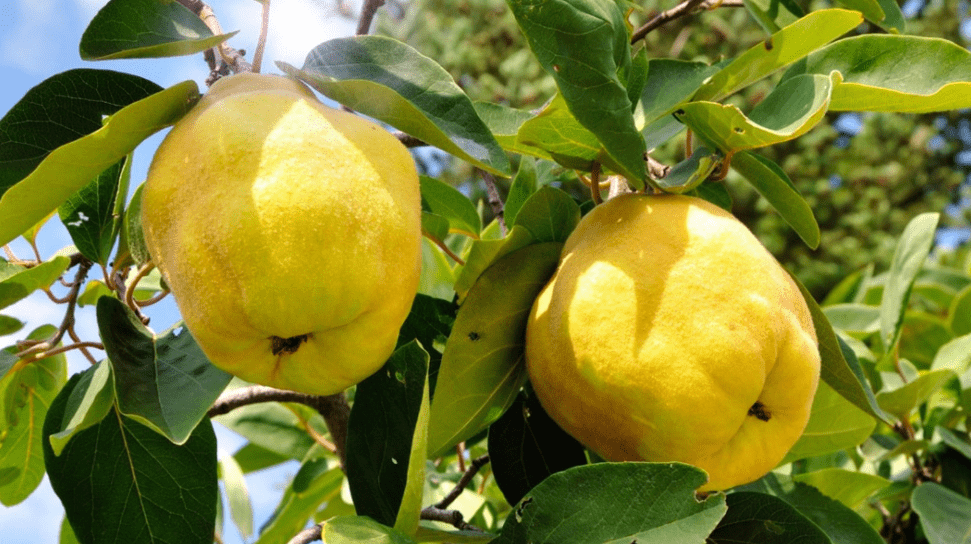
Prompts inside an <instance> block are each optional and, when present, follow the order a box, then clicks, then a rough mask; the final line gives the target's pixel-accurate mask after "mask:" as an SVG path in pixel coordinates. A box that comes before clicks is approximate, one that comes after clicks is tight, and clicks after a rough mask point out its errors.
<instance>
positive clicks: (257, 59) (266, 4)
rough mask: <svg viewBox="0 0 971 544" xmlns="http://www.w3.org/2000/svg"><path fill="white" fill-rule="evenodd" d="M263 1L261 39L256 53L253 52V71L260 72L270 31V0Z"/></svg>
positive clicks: (257, 44)
mask: <svg viewBox="0 0 971 544" xmlns="http://www.w3.org/2000/svg"><path fill="white" fill-rule="evenodd" d="M260 1H261V2H262V3H263V20H262V22H261V23H260V39H259V41H257V42H256V53H254V54H253V72H255V73H257V74H258V73H260V66H261V65H262V64H263V49H264V48H265V47H266V35H267V34H268V33H269V31H270V0H260Z"/></svg>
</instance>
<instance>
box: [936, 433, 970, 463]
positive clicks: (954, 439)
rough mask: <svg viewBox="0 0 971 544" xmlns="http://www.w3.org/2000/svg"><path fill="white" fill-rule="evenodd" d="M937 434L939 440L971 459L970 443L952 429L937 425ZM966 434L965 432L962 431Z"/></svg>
mask: <svg viewBox="0 0 971 544" xmlns="http://www.w3.org/2000/svg"><path fill="white" fill-rule="evenodd" d="M937 432H938V434H940V435H941V440H942V441H943V442H944V443H945V444H947V445H948V446H950V447H951V448H953V449H954V450H955V451H957V452H958V453H960V454H961V455H963V456H965V457H966V458H968V459H969V460H971V444H968V443H967V442H965V441H964V440H962V439H961V437H959V436H958V435H957V434H955V432H954V431H952V430H950V429H948V428H947V427H937ZM964 434H965V435H967V433H964Z"/></svg>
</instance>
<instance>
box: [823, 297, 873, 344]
mask: <svg viewBox="0 0 971 544" xmlns="http://www.w3.org/2000/svg"><path fill="white" fill-rule="evenodd" d="M823 313H824V314H826V318H827V319H829V322H830V323H832V324H833V327H835V328H837V329H839V330H841V331H843V332H845V333H847V334H852V335H859V336H869V335H871V334H873V333H875V332H877V331H879V330H880V308H879V307H877V306H870V305H867V304H857V303H843V304H833V305H830V306H827V307H825V308H823Z"/></svg>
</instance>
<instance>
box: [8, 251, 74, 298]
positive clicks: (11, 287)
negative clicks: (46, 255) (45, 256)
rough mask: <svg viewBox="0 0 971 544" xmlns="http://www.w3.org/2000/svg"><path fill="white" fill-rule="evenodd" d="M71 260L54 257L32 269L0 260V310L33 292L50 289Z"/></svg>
mask: <svg viewBox="0 0 971 544" xmlns="http://www.w3.org/2000/svg"><path fill="white" fill-rule="evenodd" d="M70 264H71V259H69V258H67V257H54V258H53V259H51V260H49V261H46V262H43V263H41V264H39V265H37V266H35V267H32V268H23V267H20V266H14V265H11V264H8V263H7V262H6V261H2V260H0V278H2V279H0V308H6V307H7V306H10V305H11V304H13V303H15V302H17V301H20V300H23V299H24V298H27V296H28V295H30V294H31V293H33V292H34V291H36V290H38V289H41V288H45V287H50V286H51V284H52V283H54V282H55V281H57V278H59V277H61V274H63V273H64V271H65V270H67V267H68V266H70Z"/></svg>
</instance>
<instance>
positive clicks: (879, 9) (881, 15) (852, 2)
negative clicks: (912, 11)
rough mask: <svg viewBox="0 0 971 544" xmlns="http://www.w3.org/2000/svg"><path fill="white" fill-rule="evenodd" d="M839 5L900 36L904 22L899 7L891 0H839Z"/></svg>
mask: <svg viewBox="0 0 971 544" xmlns="http://www.w3.org/2000/svg"><path fill="white" fill-rule="evenodd" d="M839 3H840V4H843V5H844V6H846V7H848V8H850V9H855V10H856V11H859V12H861V13H863V16H864V17H866V19H867V20H868V21H870V22H872V23H874V24H876V25H879V26H880V28H882V29H884V30H886V31H887V32H890V33H893V34H902V33H903V32H904V27H905V24H906V23H905V22H904V14H903V13H902V12H901V11H900V6H899V5H898V4H897V2H895V1H893V0H839Z"/></svg>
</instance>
